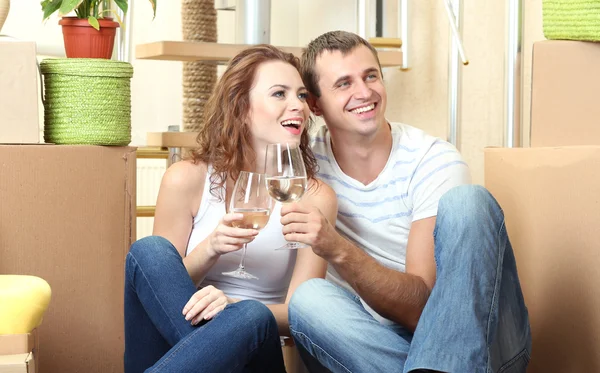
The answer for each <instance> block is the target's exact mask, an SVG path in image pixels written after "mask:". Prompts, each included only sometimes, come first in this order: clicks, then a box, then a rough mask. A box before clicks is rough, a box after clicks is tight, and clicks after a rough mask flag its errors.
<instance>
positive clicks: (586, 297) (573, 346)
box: [485, 146, 600, 373]
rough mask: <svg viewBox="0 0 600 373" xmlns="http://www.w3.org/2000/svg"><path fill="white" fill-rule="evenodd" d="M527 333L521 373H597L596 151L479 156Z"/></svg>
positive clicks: (599, 242) (599, 166)
mask: <svg viewBox="0 0 600 373" xmlns="http://www.w3.org/2000/svg"><path fill="white" fill-rule="evenodd" d="M485 185H486V187H487V188H488V189H489V190H490V192H491V193H492V194H493V195H494V196H495V197H496V198H497V200H498V202H499V203H500V205H501V206H502V208H503V210H504V213H505V215H506V225H507V229H508V233H509V237H510V240H511V242H512V246H513V249H514V251H515V256H516V259H517V266H518V271H519V277H520V281H521V286H522V288H523V292H524V296H525V302H526V304H527V307H528V308H529V316H530V322H531V327H532V337H533V346H532V360H531V363H530V367H529V369H528V370H527V372H528V373H548V372H560V373H581V372H599V371H600V353H599V352H600V313H599V312H598V310H600V291H598V285H599V284H600V236H599V235H598V229H599V226H600V146H584V147H562V148H528V149H523V148H521V149H501V148H496V149H493V148H492V149H486V151H485Z"/></svg>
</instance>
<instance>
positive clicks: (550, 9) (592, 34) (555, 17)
mask: <svg viewBox="0 0 600 373" xmlns="http://www.w3.org/2000/svg"><path fill="white" fill-rule="evenodd" d="M543 21H544V35H545V36H546V38H547V39H552V40H587V41H600V0H543Z"/></svg>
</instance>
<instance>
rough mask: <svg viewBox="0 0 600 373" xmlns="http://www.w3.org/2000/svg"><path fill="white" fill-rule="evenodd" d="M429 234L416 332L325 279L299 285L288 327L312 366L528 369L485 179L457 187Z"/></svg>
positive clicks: (525, 337) (515, 295) (507, 260)
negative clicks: (427, 277)
mask: <svg viewBox="0 0 600 373" xmlns="http://www.w3.org/2000/svg"><path fill="white" fill-rule="evenodd" d="M434 238H435V260H436V265H437V280H436V284H435V286H434V288H433V290H432V292H431V295H430V297H429V300H428V302H427V305H426V306H425V308H424V310H423V313H422V315H421V318H420V320H419V324H418V325H417V329H416V331H415V333H414V335H412V334H411V333H409V332H408V331H407V330H405V329H403V328H402V327H401V326H399V325H395V326H393V327H389V326H384V325H382V324H380V323H379V322H378V321H377V320H375V319H374V318H373V317H372V316H371V314H369V313H368V312H367V311H366V310H365V309H364V307H363V306H362V304H361V303H360V301H359V299H358V297H357V296H355V295H354V294H352V293H350V292H349V291H347V290H345V289H342V288H340V287H337V286H335V285H333V284H331V283H330V282H327V281H325V280H322V279H314V280H310V281H308V282H305V283H303V284H302V285H300V287H298V289H297V290H296V291H295V293H294V295H293V297H292V299H291V302H290V307H289V308H290V310H289V319H290V327H291V331H292V335H293V337H294V340H295V341H296V344H298V345H299V349H300V352H301V355H302V357H303V359H304V360H305V363H306V364H307V366H308V367H309V369H310V370H311V372H318V371H326V370H325V369H323V366H324V367H326V368H327V369H328V370H330V371H332V372H353V373H376V372H386V373H389V372H419V371H420V370H421V369H424V370H435V371H441V372H451V373H500V372H501V373H525V370H526V367H527V364H528V362H529V356H530V351H531V335H530V329H529V319H528V315H527V308H526V307H525V303H524V301H523V295H522V293H521V287H520V284H519V279H518V275H517V267H516V263H515V258H514V254H513V251H512V248H511V246H510V242H509V240H508V236H507V233H506V229H505V226H504V215H503V212H502V210H501V208H500V206H499V205H498V203H497V202H496V201H495V199H494V198H493V197H492V196H491V194H490V193H489V192H488V191H487V190H485V189H484V188H483V187H479V186H473V185H467V186H460V187H456V188H453V189H452V190H450V191H449V192H448V193H447V194H446V195H444V196H443V197H442V198H441V200H440V203H439V207H438V215H437V220H436V227H435V231H434Z"/></svg>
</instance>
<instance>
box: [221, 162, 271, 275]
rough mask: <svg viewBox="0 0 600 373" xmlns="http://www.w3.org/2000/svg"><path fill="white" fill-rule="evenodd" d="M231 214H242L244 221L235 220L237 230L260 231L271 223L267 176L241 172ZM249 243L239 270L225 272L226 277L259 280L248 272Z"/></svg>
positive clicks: (236, 185)
mask: <svg viewBox="0 0 600 373" xmlns="http://www.w3.org/2000/svg"><path fill="white" fill-rule="evenodd" d="M230 205H231V206H230V209H229V210H230V212H232V213H236V214H241V215H242V219H239V220H237V219H236V220H233V221H232V222H231V225H233V226H234V227H236V228H245V229H253V230H256V231H258V230H260V229H263V228H264V227H265V226H266V225H267V223H268V222H269V216H270V215H271V209H272V206H273V201H272V200H271V198H269V194H268V192H267V184H266V181H265V175H263V174H257V173H254V172H246V171H242V172H240V175H239V177H238V179H237V181H236V182H235V187H234V188H233V193H232V194H231V203H230ZM246 247H247V243H243V247H242V248H243V251H242V259H241V261H240V265H239V266H238V268H237V269H236V270H234V271H231V272H223V275H224V276H230V277H236V278H242V279H247V280H258V277H256V276H254V275H253V274H251V273H248V272H246V267H245V259H246Z"/></svg>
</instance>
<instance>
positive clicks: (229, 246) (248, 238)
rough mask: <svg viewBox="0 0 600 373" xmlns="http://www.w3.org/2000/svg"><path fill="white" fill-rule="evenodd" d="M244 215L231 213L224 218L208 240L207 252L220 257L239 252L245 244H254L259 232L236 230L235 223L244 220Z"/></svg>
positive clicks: (254, 230) (243, 229)
mask: <svg viewBox="0 0 600 373" xmlns="http://www.w3.org/2000/svg"><path fill="white" fill-rule="evenodd" d="M243 217H244V215H242V214H234V213H229V214H225V216H223V219H221V221H220V222H219V225H218V226H217V228H215V230H214V231H213V232H212V233H211V234H210V236H209V238H208V246H207V248H206V250H207V251H208V253H209V255H211V256H219V255H223V254H227V253H230V252H232V251H237V250H239V249H241V248H242V246H243V245H244V244H245V243H249V242H252V240H254V238H255V237H256V235H257V234H258V230H256V229H245V228H235V227H233V223H234V222H236V221H239V220H242V219H243Z"/></svg>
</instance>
